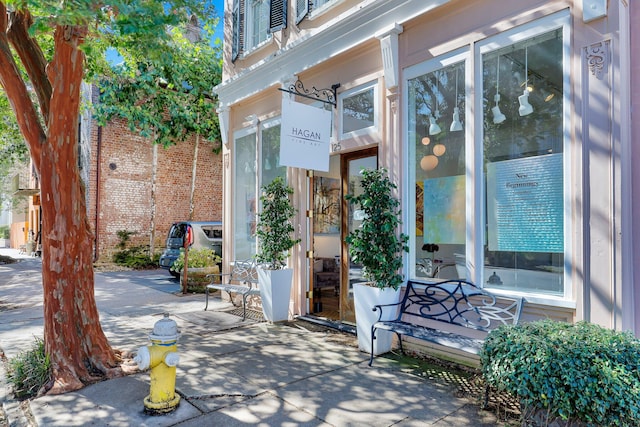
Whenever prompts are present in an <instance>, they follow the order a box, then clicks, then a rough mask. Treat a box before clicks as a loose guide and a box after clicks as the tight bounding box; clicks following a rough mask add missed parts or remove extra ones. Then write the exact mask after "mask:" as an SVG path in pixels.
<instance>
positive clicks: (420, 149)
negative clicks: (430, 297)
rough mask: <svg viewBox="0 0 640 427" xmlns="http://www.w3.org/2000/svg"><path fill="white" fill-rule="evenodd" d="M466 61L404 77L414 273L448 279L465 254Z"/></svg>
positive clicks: (456, 273) (436, 64)
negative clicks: (405, 83)
mask: <svg viewBox="0 0 640 427" xmlns="http://www.w3.org/2000/svg"><path fill="white" fill-rule="evenodd" d="M465 72H466V67H465V63H464V62H463V61H461V60H459V58H453V59H451V58H449V59H446V60H444V61H437V62H433V63H432V64H430V66H427V67H422V69H417V70H415V71H414V74H417V75H416V76H415V77H412V78H409V80H408V82H407V90H408V101H409V109H408V115H409V123H408V124H409V147H410V168H409V170H410V171H411V172H410V173H411V177H412V180H411V181H412V183H411V191H410V193H411V194H412V196H411V200H412V201H413V200H415V208H414V209H412V212H411V217H412V218H411V223H412V224H414V230H415V235H414V236H412V239H411V242H412V245H413V251H412V254H413V255H414V261H415V262H414V263H412V265H413V266H414V271H413V274H414V275H415V276H417V277H440V278H451V277H458V276H459V275H464V274H465V273H464V267H462V268H460V267H459V268H458V270H459V271H460V273H459V271H458V270H456V258H458V261H460V262H461V261H462V260H463V259H464V253H465V221H466V219H465V214H466V210H465V188H466V187H465V131H464V128H465V126H466V123H465V122H466V120H465V99H466V91H465Z"/></svg>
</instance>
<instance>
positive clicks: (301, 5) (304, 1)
mask: <svg viewBox="0 0 640 427" xmlns="http://www.w3.org/2000/svg"><path fill="white" fill-rule="evenodd" d="M307 13H309V0H296V25H298V24H299V23H300V21H302V20H303V19H304V17H305V16H307Z"/></svg>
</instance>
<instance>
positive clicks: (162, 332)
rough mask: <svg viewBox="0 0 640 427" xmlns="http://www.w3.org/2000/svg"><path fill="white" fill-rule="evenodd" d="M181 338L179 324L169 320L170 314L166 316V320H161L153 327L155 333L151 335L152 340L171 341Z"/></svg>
mask: <svg viewBox="0 0 640 427" xmlns="http://www.w3.org/2000/svg"><path fill="white" fill-rule="evenodd" d="M179 336H180V332H179V331H178V324H177V323H176V322H175V321H174V320H173V319H169V313H165V314H164V318H163V319H160V320H158V321H157V322H156V324H155V325H154V326H153V333H151V334H150V335H149V338H150V339H151V340H159V341H170V340H177V339H178V337H179Z"/></svg>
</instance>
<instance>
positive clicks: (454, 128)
mask: <svg viewBox="0 0 640 427" xmlns="http://www.w3.org/2000/svg"><path fill="white" fill-rule="evenodd" d="M454 105H455V107H453V121H452V122H451V127H450V128H449V130H450V131H451V132H459V131H461V130H462V123H461V122H460V109H459V108H458V68H457V67H456V98H455V102H454Z"/></svg>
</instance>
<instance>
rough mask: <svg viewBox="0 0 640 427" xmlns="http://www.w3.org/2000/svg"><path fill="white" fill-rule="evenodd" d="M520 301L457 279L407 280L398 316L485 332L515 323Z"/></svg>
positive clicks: (518, 316) (518, 317) (520, 306)
mask: <svg viewBox="0 0 640 427" xmlns="http://www.w3.org/2000/svg"><path fill="white" fill-rule="evenodd" d="M522 304H523V300H522V298H520V297H506V296H499V295H495V294H492V293H491V292H489V291H487V290H484V289H481V288H478V287H477V286H476V285H474V284H473V283H470V282H467V281H465V280H461V279H455V280H447V281H445V282H438V283H426V282H419V281H416V280H410V281H409V282H408V283H407V289H406V292H405V294H404V297H403V299H402V304H401V313H400V316H402V315H403V314H404V315H405V316H418V317H420V318H424V319H429V320H437V321H440V322H446V323H450V324H453V325H458V326H464V327H467V328H472V329H478V330H481V331H486V332H489V331H490V330H492V329H495V328H497V327H498V326H500V325H505V324H517V323H518V321H519V320H520V314H521V312H522Z"/></svg>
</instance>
